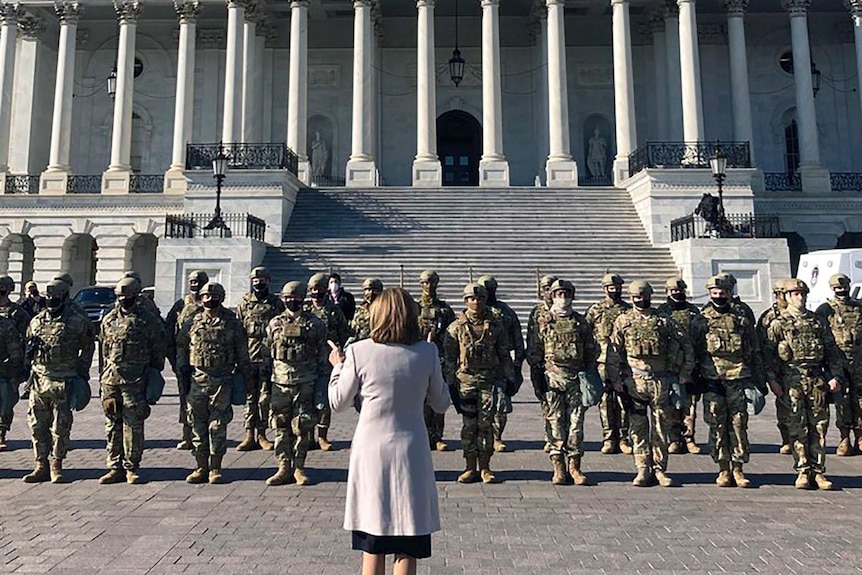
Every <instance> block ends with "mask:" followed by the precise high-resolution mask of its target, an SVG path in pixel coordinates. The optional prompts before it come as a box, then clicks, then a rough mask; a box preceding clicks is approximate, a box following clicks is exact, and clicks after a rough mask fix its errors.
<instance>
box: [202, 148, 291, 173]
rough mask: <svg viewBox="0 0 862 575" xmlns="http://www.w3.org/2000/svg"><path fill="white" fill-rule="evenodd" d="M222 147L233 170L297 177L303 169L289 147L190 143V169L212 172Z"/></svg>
mask: <svg viewBox="0 0 862 575" xmlns="http://www.w3.org/2000/svg"><path fill="white" fill-rule="evenodd" d="M219 146H221V150H222V152H223V153H224V154H225V155H226V156H227V157H228V169H231V170H287V171H289V172H290V173H292V174H293V175H297V173H298V170H299V158H298V157H297V155H296V154H295V153H294V152H293V150H291V149H290V148H288V147H287V146H286V145H285V144H221V145H220V144H188V145H187V146H186V169H188V170H212V166H213V158H215V157H216V156H217V155H218V153H219Z"/></svg>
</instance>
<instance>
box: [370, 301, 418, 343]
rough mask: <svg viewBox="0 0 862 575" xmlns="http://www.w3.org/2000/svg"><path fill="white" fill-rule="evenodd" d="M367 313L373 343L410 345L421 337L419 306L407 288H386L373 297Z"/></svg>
mask: <svg viewBox="0 0 862 575" xmlns="http://www.w3.org/2000/svg"><path fill="white" fill-rule="evenodd" d="M369 313H370V315H371V339H372V341H374V342H375V343H400V344H404V345H412V344H414V343H416V342H417V341H419V340H420V339H421V334H420V333H419V306H418V305H417V304H416V302H414V301H413V298H412V297H411V296H410V293H409V292H408V291H407V290H405V289H402V288H397V287H391V288H386V289H385V290H383V291H382V292H381V293H380V295H379V296H377V297H376V298H375V299H374V301H373V302H372V304H371V307H370V308H369Z"/></svg>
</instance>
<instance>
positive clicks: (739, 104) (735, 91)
mask: <svg viewBox="0 0 862 575" xmlns="http://www.w3.org/2000/svg"><path fill="white" fill-rule="evenodd" d="M723 3H724V9H725V10H727V48H728V51H729V56H730V102H731V107H732V110H733V139H734V140H736V141H737V142H748V149H749V153H750V156H751V163H752V165H754V130H753V128H752V126H751V95H750V94H749V91H748V55H747V48H746V45H745V23H744V21H743V18H744V16H745V11H746V10H747V9H748V0H724V1H723Z"/></svg>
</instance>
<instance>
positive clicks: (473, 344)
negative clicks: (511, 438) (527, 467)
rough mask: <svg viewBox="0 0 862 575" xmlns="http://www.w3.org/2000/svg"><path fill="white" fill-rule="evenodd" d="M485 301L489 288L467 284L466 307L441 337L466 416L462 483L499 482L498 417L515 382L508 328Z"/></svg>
mask: <svg viewBox="0 0 862 575" xmlns="http://www.w3.org/2000/svg"><path fill="white" fill-rule="evenodd" d="M487 299H488V293H487V292H486V291H485V288H483V287H482V286H480V285H478V284H467V286H465V288H464V302H465V305H466V307H467V309H466V311H464V312H462V313H461V314H460V315H459V316H458V318H457V319H456V320H455V321H454V322H452V323H451V324H450V325H449V327H448V328H447V329H446V336H445V338H444V341H443V350H444V362H445V369H444V370H443V374H444V377H445V379H446V383H447V384H449V389H450V393H451V394H452V397H453V404H454V405H455V406H456V409H457V410H458V411H459V412H460V413H461V416H462V418H463V423H462V427H461V445H462V448H463V450H464V459H465V460H466V468H465V470H464V472H463V473H461V475H459V476H458V482H459V483H473V482H474V481H476V480H477V479H478V478H479V477H481V479H482V482H483V483H495V482H496V477H495V476H494V473H493V472H492V471H491V456H492V455H493V454H494V415H495V414H496V412H497V409H498V408H499V406H500V404H501V397H502V395H503V394H505V393H506V391H507V388H510V390H511V388H512V386H514V383H515V381H514V380H515V373H514V369H513V367H512V356H511V355H510V354H509V349H508V347H507V343H506V340H507V336H506V333H505V328H504V327H503V323H502V322H501V321H500V320H499V319H498V318H497V316H496V315H495V314H494V313H493V312H492V311H491V310H490V309H488V308H487V307H486V305H485V302H486V301H487ZM501 378H502V380H501ZM477 464H478V469H479V473H478V474H477V472H476V468H477Z"/></svg>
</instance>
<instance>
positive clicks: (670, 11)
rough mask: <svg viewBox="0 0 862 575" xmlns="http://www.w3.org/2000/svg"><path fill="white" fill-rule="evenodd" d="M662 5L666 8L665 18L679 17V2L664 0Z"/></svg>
mask: <svg viewBox="0 0 862 575" xmlns="http://www.w3.org/2000/svg"><path fill="white" fill-rule="evenodd" d="M661 7H662V8H663V10H664V17H665V19H667V18H679V4H677V3H676V0H664V2H662V6H661Z"/></svg>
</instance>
